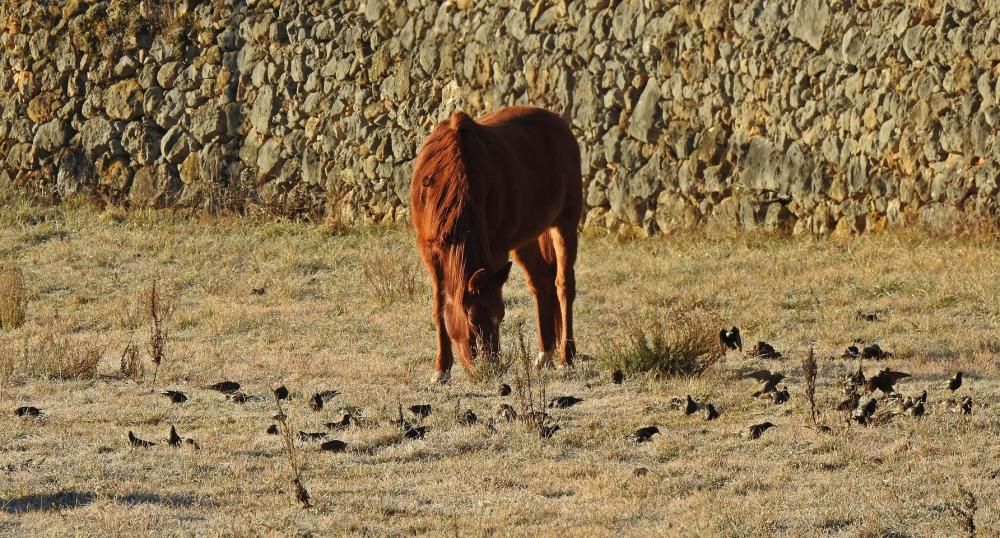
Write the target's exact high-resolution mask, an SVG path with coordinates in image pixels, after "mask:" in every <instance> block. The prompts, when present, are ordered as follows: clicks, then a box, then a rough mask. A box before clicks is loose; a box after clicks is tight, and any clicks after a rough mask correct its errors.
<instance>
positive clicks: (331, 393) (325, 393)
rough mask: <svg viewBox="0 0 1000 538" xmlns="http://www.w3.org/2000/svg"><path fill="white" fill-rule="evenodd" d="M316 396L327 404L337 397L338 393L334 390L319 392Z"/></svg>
mask: <svg viewBox="0 0 1000 538" xmlns="http://www.w3.org/2000/svg"><path fill="white" fill-rule="evenodd" d="M316 394H317V395H318V396H319V397H320V398H322V399H323V401H324V402H329V401H330V400H332V399H333V398H334V397H335V396H337V395H339V394H340V393H339V392H337V391H335V390H321V391H319V392H317V393H316Z"/></svg>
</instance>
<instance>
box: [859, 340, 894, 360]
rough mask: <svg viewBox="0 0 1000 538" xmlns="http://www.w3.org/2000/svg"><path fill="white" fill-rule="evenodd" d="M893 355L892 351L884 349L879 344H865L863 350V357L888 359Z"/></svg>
mask: <svg viewBox="0 0 1000 538" xmlns="http://www.w3.org/2000/svg"><path fill="white" fill-rule="evenodd" d="M891 356H892V353H889V352H888V351H885V350H883V349H882V348H881V347H879V345H878V344H872V345H870V346H865V348H864V349H862V350H861V358H862V359H887V358H889V357H891Z"/></svg>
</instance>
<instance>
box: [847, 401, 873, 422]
mask: <svg viewBox="0 0 1000 538" xmlns="http://www.w3.org/2000/svg"><path fill="white" fill-rule="evenodd" d="M876 409H878V402H877V401H875V398H869V399H868V401H867V402H865V405H864V407H862V408H861V409H858V410H856V411H855V412H854V415H853V416H852V417H851V418H853V419H854V421H855V422H857V423H858V424H862V425H864V424H868V422H869V421H870V420H871V418H872V415H874V414H875V410H876Z"/></svg>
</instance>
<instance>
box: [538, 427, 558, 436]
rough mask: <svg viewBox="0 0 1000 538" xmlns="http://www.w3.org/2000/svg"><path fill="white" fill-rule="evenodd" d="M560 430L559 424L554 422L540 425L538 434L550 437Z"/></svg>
mask: <svg viewBox="0 0 1000 538" xmlns="http://www.w3.org/2000/svg"><path fill="white" fill-rule="evenodd" d="M559 430H560V428H559V425H558V424H552V425H551V426H539V427H538V436H539V437H541V438H542V439H549V438H551V437H552V436H553V435H555V433H556V432H557V431H559Z"/></svg>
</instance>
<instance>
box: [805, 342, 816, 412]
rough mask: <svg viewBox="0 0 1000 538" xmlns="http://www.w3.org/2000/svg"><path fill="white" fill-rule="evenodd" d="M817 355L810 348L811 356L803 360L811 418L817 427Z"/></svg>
mask: <svg viewBox="0 0 1000 538" xmlns="http://www.w3.org/2000/svg"><path fill="white" fill-rule="evenodd" d="M817 370H818V368H817V367H816V355H815V352H814V351H813V348H812V347H811V346H810V347H809V356H807V357H806V358H804V359H802V374H803V375H804V376H805V378H806V400H807V401H808V402H809V417H810V419H811V420H812V425H813V426H816V372H817Z"/></svg>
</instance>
